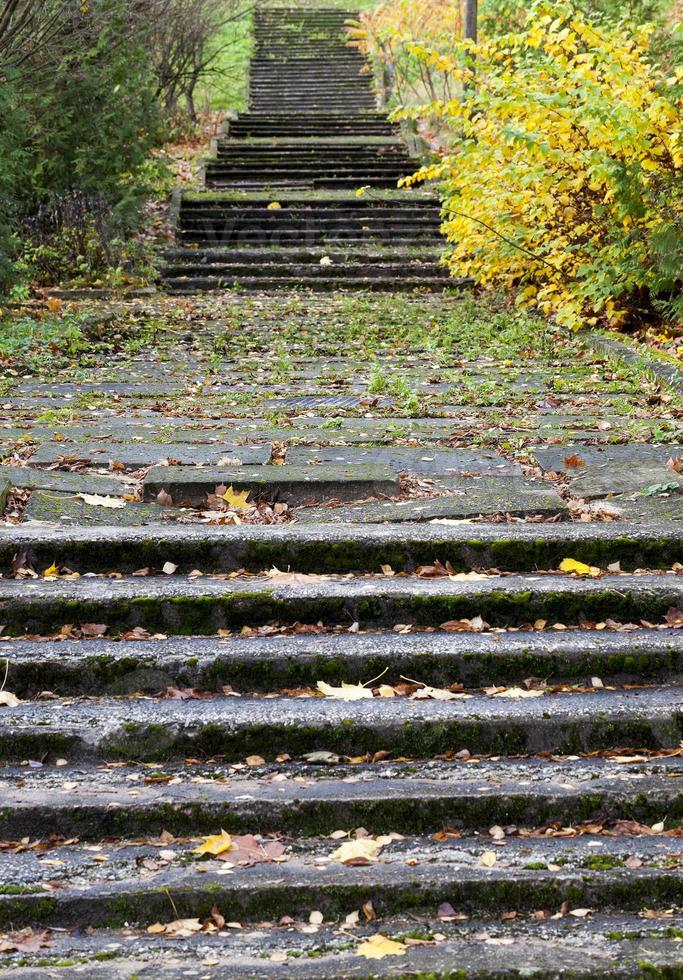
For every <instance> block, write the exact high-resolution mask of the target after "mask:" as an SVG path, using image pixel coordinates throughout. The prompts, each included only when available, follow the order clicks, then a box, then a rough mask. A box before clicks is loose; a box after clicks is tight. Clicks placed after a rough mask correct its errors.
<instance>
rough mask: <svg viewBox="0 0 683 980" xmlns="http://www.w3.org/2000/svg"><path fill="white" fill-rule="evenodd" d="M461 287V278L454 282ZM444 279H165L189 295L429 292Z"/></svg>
mask: <svg viewBox="0 0 683 980" xmlns="http://www.w3.org/2000/svg"><path fill="white" fill-rule="evenodd" d="M452 285H453V286H455V287H456V288H457V285H458V284H457V282H455V281H454V282H453V284H452ZM444 288H445V287H444V281H443V277H442V276H438V277H434V278H433V279H428V278H422V279H418V278H414V277H410V276H408V275H406V274H402V278H401V279H400V280H397V279H396V277H395V276H394V275H392V276H388V277H387V278H384V279H368V278H366V277H363V276H349V277H347V278H345V279H331V278H329V277H327V278H322V277H319V278H314V277H310V278H309V277H304V276H302V277H300V278H298V279H293V278H292V277H291V276H281V277H279V278H270V279H268V278H263V279H258V278H253V277H252V278H246V277H242V278H240V279H234V280H230V279H229V278H228V279H225V278H221V277H215V278H212V277H210V276H203V277H194V278H193V277H189V276H187V277H182V278H178V279H170V278H169V279H165V280H164V289H165V291H166V292H167V293H169V294H170V295H177V296H188V295H191V294H192V293H201V292H224V291H225V290H228V289H233V290H239V291H240V292H244V293H252V292H256V293H259V292H264V293H265V292H267V293H271V292H272V293H278V292H283V291H284V292H286V291H288V290H289V291H291V290H295V291H296V290H310V291H312V292H320V293H332V292H335V291H339V290H341V291H344V290H347V289H348V290H351V291H352V292H358V290H359V289H362V290H366V291H368V292H382V293H401V292H414V291H416V290H427V291H429V292H443V290H444Z"/></svg>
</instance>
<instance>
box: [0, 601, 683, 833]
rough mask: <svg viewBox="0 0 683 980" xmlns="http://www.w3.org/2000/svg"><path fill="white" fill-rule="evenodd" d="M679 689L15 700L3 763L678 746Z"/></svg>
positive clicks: (0, 749) (0, 753)
mask: <svg viewBox="0 0 683 980" xmlns="http://www.w3.org/2000/svg"><path fill="white" fill-rule="evenodd" d="M55 605H57V603H55ZM102 611H104V610H102ZM58 622H59V619H58V618H57V619H56V620H55V626H57V625H58ZM680 694H681V689H680V688H676V687H672V688H666V687H650V688H644V689H641V690H628V689H625V690H621V689H617V690H615V691H610V690H599V691H594V692H592V693H590V694H583V693H572V694H548V695H542V696H540V697H535V698H530V699H528V700H523V701H517V700H511V699H508V698H503V699H498V698H493V697H487V696H485V695H479V696H474V697H471V698H470V699H469V700H458V701H454V702H443V701H427V700H418V701H415V700H409V699H405V698H371V699H362V700H359V701H351V702H346V701H341V700H335V699H333V698H302V697H270V698H263V697H256V698H254V697H247V696H244V697H224V696H220V695H217V696H214V697H209V698H201V699H193V700H189V701H181V700H175V699H170V700H158V699H155V698H145V697H133V698H129V699H125V698H99V699H97V698H95V699H92V700H83V701H78V702H74V701H73V699H67V700H64V701H62V700H50V701H47V702H46V701H22V702H20V704H19V705H17V706H16V707H12V708H7V709H3V711H2V713H0V760H2V761H5V762H11V763H20V762H22V760H25V759H38V760H40V759H43V760H44V759H47V758H52V759H56V758H66V759H68V760H69V761H70V762H80V761H81V760H84V761H85V760H102V761H107V760H108V761H112V762H116V761H121V760H129V761H141V762H164V761H170V760H177V761H181V760H182V759H186V758H193V759H202V758H210V757H213V756H216V755H220V756H221V757H222V758H223V759H225V761H227V762H230V761H234V762H239V761H243V760H244V758H245V757H248V756H251V755H254V754H255V755H258V756H259V757H263V758H264V759H266V760H267V761H274V760H275V758H276V757H277V756H281V755H282V754H286V755H289V756H291V757H292V758H301V757H304V756H306V755H308V754H310V753H314V752H319V751H325V752H332V753H334V754H337V755H340V756H348V757H351V758H358V757H361V756H365V755H366V753H370V756H371V757H372V756H373V755H375V754H376V753H377V752H385V751H389V752H391V753H392V754H396V755H397V756H399V757H407V758H425V757H430V756H435V755H440V754H442V753H447V752H460V751H463V750H465V749H466V750H467V751H469V752H470V753H471V754H472V755H480V754H484V755H502V754H505V755H508V756H509V755H527V754H537V753H552V754H553V755H577V754H579V753H590V752H596V751H603V750H605V749H606V748H609V749H629V750H630V751H631V750H633V751H634V754H637V751H636V747H637V749H647V750H667V751H669V750H677V749H678V748H679V745H680V742H681V736H682V735H683V701H682V700H681V696H680ZM663 816H665V814H663ZM268 829H271V828H268ZM679 848H680V845H679Z"/></svg>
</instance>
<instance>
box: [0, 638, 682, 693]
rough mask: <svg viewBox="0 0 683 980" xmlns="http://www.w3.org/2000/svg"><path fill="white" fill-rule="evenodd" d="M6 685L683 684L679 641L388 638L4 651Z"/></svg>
mask: <svg viewBox="0 0 683 980" xmlns="http://www.w3.org/2000/svg"><path fill="white" fill-rule="evenodd" d="M0 654H2V655H3V656H4V657H5V658H6V660H7V661H8V667H7V678H6V684H7V689H8V690H11V691H12V692H14V693H15V694H17V695H18V696H19V697H21V698H25V697H32V696H35V695H37V694H39V693H40V691H42V690H45V689H47V690H50V691H53V692H54V693H57V694H61V695H64V696H66V695H69V694H110V695H119V694H134V693H136V692H137V691H147V692H152V693H154V692H158V691H161V690H163V689H164V688H165V687H166V686H177V687H180V688H197V689H199V690H202V691H216V690H220V685H222V684H229V685H231V686H232V687H233V688H234V689H235V690H236V691H238V692H243V691H261V690H264V691H272V690H274V689H276V690H277V689H280V688H282V689H284V688H293V687H299V686H305V685H312V686H315V684H316V683H317V681H319V680H324V681H327V682H328V683H330V682H336V683H341V682H342V681H346V682H348V683H365V682H366V681H367V680H368V679H369V678H371V677H375V676H377V675H378V674H380V673H381V672H382V671H384V670H387V671H388V672H387V674H386V675H385V680H386V683H390V682H391V681H395V682H398V679H399V677H400V676H401V675H404V676H408V677H414V678H418V679H419V681H420V682H421V683H423V684H431V685H433V686H435V687H447V686H448V685H450V684H454V683H461V684H465V685H467V686H469V687H477V686H478V687H481V686H486V685H496V684H507V683H514V684H517V685H519V684H520V683H522V681H523V680H524V679H525V678H527V677H543V678H547V680H548V683H549V684H551V683H558V682H560V681H563V680H566V679H573V680H574V681H576V680H580V681H583V682H584V683H588V682H590V681H591V679H592V677H595V676H598V677H599V678H600V679H601V680H602V681H603V683H636V682H639V681H640V682H645V681H647V682H652V681H653V680H678V679H680V678H681V676H682V675H683V633H682V632H681V631H680V630H675V629H667V630H662V631H659V630H657V631H653V630H646V629H640V630H635V631H630V632H628V633H617V632H608V631H602V632H599V631H592V632H587V631H586V630H567V631H565V632H562V633H553V632H550V633H548V632H540V633H522V634H519V633H517V634H500V633H491V634H489V633H429V634H424V633H423V634H409V635H403V636H402V635H398V634H396V633H393V632H389V633H386V632H379V633H370V634H355V635H354V636H353V637H352V638H350V637H349V636H348V635H345V634H341V635H334V634H321V635H319V636H287V637H282V636H280V637H277V636H276V637H258V636H257V637H251V638H247V639H243V638H240V639H228V638H224V639H217V638H214V637H211V638H207V637H196V636H195V637H171V638H168V639H166V640H163V641H156V640H148V641H144V640H143V641H135V642H134V643H130V642H125V641H124V642H121V641H111V640H98V641H97V642H89V643H83V642H82V641H69V640H59V641H45V640H41V641H31V640H6V641H4V642H3V643H2V645H1V646H0Z"/></svg>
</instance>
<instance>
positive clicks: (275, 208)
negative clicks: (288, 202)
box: [268, 201, 282, 211]
mask: <svg viewBox="0 0 683 980" xmlns="http://www.w3.org/2000/svg"><path fill="white" fill-rule="evenodd" d="M281 207H282V205H281V204H280V202H279V201H271V202H270V204H269V205H268V210H269V211H279V210H280V208H281Z"/></svg>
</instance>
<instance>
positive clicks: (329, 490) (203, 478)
mask: <svg viewBox="0 0 683 980" xmlns="http://www.w3.org/2000/svg"><path fill="white" fill-rule="evenodd" d="M223 484H224V485H225V486H226V487H227V486H232V487H233V488H234V489H235V491H244V490H248V491H249V492H250V493H252V494H254V495H256V496H269V497H272V496H273V495H276V496H277V498H278V499H281V500H288V501H290V502H301V501H302V500H305V499H317V500H331V499H338V500H358V499H360V498H362V497H367V496H374V495H376V494H383V495H386V496H394V495H396V494H398V493H399V491H400V483H399V481H398V476H397V473H396V470H395V469H394V468H393V467H391V466H390V465H389V464H382V463H364V464H359V465H353V466H351V465H348V466H337V465H329V466H328V465H321V466H306V465H299V466H297V465H292V466H289V465H286V464H285V465H284V466H275V465H265V466H237V467H234V466H233V467H231V466H229V465H225V466H207V467H191V466H186V467H183V466H155V467H152V469H151V470H149V472H148V473H147V475H146V476H145V478H144V480H143V497H144V499H145V500H148V501H149V500H156V498H157V495H158V494H159V493H160V492H161V491H165V492H167V493H168V494H170V495H171V497H172V498H173V500H174V502H175V503H178V502H187V504H188V505H189V506H202V505H203V504H206V497H207V493H208V494H211V493H214V491H215V489H216V487H217V486H219V485H223Z"/></svg>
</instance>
